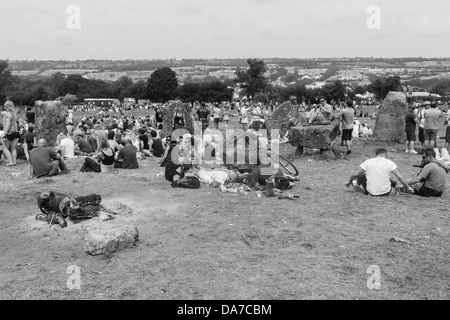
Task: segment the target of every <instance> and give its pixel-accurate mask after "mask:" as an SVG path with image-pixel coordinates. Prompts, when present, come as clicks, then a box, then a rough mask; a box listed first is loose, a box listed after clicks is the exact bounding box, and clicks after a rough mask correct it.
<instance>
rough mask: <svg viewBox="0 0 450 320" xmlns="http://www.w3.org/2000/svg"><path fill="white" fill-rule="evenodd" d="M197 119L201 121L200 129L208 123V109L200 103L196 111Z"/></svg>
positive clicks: (204, 127)
mask: <svg viewBox="0 0 450 320" xmlns="http://www.w3.org/2000/svg"><path fill="white" fill-rule="evenodd" d="M196 114H197V120H198V121H201V122H202V129H203V130H205V129H206V128H207V127H208V124H209V114H210V112H209V110H208V108H206V105H205V104H204V103H202V105H201V106H200V108H198V110H197V112H196Z"/></svg>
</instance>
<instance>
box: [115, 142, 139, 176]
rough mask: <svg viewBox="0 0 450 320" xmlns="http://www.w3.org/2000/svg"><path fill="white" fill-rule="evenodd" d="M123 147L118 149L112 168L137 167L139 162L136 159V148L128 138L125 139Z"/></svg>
mask: <svg viewBox="0 0 450 320" xmlns="http://www.w3.org/2000/svg"><path fill="white" fill-rule="evenodd" d="M124 142H125V147H123V148H122V149H120V151H119V153H118V154H117V156H116V162H115V164H114V168H122V169H138V168H139V164H138V161H137V155H136V154H137V149H136V147H135V146H133V144H132V143H131V140H130V139H125V140H124Z"/></svg>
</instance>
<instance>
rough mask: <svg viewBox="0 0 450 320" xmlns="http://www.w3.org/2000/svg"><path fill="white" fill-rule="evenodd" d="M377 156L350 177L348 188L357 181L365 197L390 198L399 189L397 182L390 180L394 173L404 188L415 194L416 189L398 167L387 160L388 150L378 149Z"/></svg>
mask: <svg viewBox="0 0 450 320" xmlns="http://www.w3.org/2000/svg"><path fill="white" fill-rule="evenodd" d="M375 156H376V157H375V158H372V159H369V160H367V161H365V162H364V163H363V164H361V166H360V168H359V169H358V170H357V171H356V172H355V173H354V174H353V175H352V176H351V177H350V179H349V183H348V184H347V185H346V186H347V188H348V187H350V186H351V185H352V184H353V181H357V183H356V186H358V187H362V188H363V189H364V194H365V195H369V194H370V195H371V196H373V197H384V196H389V195H390V194H391V191H392V189H393V188H396V187H397V182H395V181H393V180H392V179H391V178H390V174H391V173H392V174H393V175H394V176H395V177H396V178H397V179H398V180H399V181H400V182H401V183H402V184H403V185H404V186H407V188H408V191H409V192H411V193H413V192H414V189H412V188H411V187H410V186H409V185H408V181H407V180H406V179H405V178H403V176H402V175H401V174H400V172H399V171H398V169H397V165H396V164H395V163H394V162H393V161H391V160H389V159H387V157H388V154H387V150H386V149H383V148H379V149H377V150H376V151H375Z"/></svg>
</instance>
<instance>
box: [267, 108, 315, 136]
mask: <svg viewBox="0 0 450 320" xmlns="http://www.w3.org/2000/svg"><path fill="white" fill-rule="evenodd" d="M305 122H306V120H305V119H304V118H303V117H302V116H301V114H300V111H299V109H298V107H297V106H296V105H294V104H292V103H291V102H290V101H287V102H285V103H283V104H282V105H281V106H280V107H279V108H278V109H277V110H276V111H275V112H274V113H272V115H271V116H270V119H269V120H267V121H266V128H267V129H268V130H269V132H270V130H272V129H277V130H279V131H280V137H283V136H284V135H285V134H286V132H287V131H288V130H289V129H290V128H291V127H297V126H302V125H303V124H304V123H305Z"/></svg>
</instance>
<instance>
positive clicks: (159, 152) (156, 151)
mask: <svg viewBox="0 0 450 320" xmlns="http://www.w3.org/2000/svg"><path fill="white" fill-rule="evenodd" d="M151 135H152V146H151V149H152V153H153V155H154V156H155V157H158V158H160V157H162V156H163V155H164V151H165V150H164V146H163V143H162V140H161V138H158V134H157V132H156V131H155V130H152V132H151Z"/></svg>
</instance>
